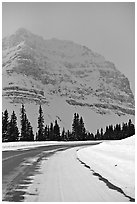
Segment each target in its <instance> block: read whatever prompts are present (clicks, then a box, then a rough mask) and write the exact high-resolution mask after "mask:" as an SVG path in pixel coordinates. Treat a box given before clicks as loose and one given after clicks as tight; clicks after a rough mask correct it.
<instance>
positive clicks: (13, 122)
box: [2, 104, 135, 142]
mask: <svg viewBox="0 0 137 204" xmlns="http://www.w3.org/2000/svg"><path fill="white" fill-rule="evenodd" d="M37 124H38V126H37V132H36V134H35V135H34V132H33V127H32V125H31V123H30V121H29V119H28V117H27V113H26V110H25V106H24V104H22V105H21V109H20V125H21V128H20V131H19V128H18V126H17V116H16V114H15V112H14V111H13V112H12V114H11V116H10V117H9V113H8V110H7V109H6V110H5V111H4V112H2V142H16V141H34V140H35V141H87V140H121V139H124V138H127V137H130V136H132V135H134V134H135V126H134V124H133V123H132V121H131V119H129V121H128V122H127V123H124V122H123V123H122V124H116V125H109V126H106V127H105V129H103V128H101V129H98V130H97V131H96V133H95V134H93V133H91V132H89V131H88V130H86V128H85V124H84V120H83V118H82V116H80V115H79V114H78V113H74V116H73V119H72V130H71V131H70V130H65V128H63V129H62V130H61V128H60V126H59V124H58V121H57V120H55V122H54V123H52V122H51V123H50V124H49V125H45V123H44V115H43V110H42V106H41V105H40V106H39V115H38V121H37Z"/></svg>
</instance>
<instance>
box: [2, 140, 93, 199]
mask: <svg viewBox="0 0 137 204" xmlns="http://www.w3.org/2000/svg"><path fill="white" fill-rule="evenodd" d="M91 144H92V142H91V143H89V142H87V144H86V143H84V144H70V143H69V144H66V145H49V146H41V147H35V148H31V149H20V150H14V151H13V150H12V151H3V152H2V200H3V201H16V202H19V201H24V195H25V189H26V187H27V186H28V185H30V184H31V182H32V180H31V179H30V176H35V175H36V174H37V173H38V170H39V168H40V163H41V161H42V160H43V159H47V158H49V157H50V156H51V155H53V154H55V153H56V152H57V151H61V150H65V149H67V148H71V147H74V146H82V145H91ZM93 144H95V143H93ZM93 144H92V145H93Z"/></svg>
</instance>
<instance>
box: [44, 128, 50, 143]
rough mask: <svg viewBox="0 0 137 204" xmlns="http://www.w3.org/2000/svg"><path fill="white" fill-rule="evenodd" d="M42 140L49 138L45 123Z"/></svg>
mask: <svg viewBox="0 0 137 204" xmlns="http://www.w3.org/2000/svg"><path fill="white" fill-rule="evenodd" d="M44 140H45V141H47V140H49V133H48V126H47V125H46V127H45V129H44Z"/></svg>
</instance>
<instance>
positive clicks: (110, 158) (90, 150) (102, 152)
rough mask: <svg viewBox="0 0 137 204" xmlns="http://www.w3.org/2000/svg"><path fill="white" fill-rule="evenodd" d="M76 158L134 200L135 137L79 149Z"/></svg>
mask: <svg viewBox="0 0 137 204" xmlns="http://www.w3.org/2000/svg"><path fill="white" fill-rule="evenodd" d="M77 155H78V158H79V159H80V160H81V161H82V162H84V163H85V164H86V165H88V166H90V168H91V169H92V170H93V171H95V172H96V173H99V174H100V175H101V176H103V177H104V178H106V179H108V180H109V181H110V182H111V183H112V184H114V185H116V186H118V187H119V188H121V189H122V190H123V191H124V192H125V194H127V195H128V196H131V197H133V198H135V136H132V137H129V138H127V139H124V140H120V141H106V142H103V143H101V144H99V145H96V146H92V147H87V148H83V149H80V150H79V151H78V152H77Z"/></svg>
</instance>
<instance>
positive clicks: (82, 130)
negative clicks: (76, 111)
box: [78, 117, 86, 141]
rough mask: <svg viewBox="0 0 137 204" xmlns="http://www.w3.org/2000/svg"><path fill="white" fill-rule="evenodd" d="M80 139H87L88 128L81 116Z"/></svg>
mask: <svg viewBox="0 0 137 204" xmlns="http://www.w3.org/2000/svg"><path fill="white" fill-rule="evenodd" d="M78 134H79V135H78V139H79V140H82V141H83V140H85V139H86V129H85V127H84V122H83V118H82V117H81V118H80V121H79V130H78Z"/></svg>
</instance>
